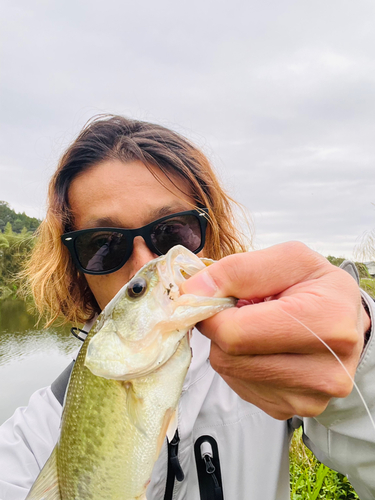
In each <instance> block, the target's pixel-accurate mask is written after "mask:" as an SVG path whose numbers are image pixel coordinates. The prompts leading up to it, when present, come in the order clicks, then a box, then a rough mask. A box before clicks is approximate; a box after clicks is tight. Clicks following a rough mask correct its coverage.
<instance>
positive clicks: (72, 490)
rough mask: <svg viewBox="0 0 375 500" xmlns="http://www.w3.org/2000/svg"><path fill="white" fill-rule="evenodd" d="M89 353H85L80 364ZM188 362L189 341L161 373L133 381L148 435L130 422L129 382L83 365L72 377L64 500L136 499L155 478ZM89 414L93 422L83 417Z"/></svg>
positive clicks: (64, 440)
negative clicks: (166, 417) (161, 440)
mask: <svg viewBox="0 0 375 500" xmlns="http://www.w3.org/2000/svg"><path fill="white" fill-rule="evenodd" d="M89 340H90V337H88V341H89ZM85 344H88V342H85ZM86 350H87V347H86V348H85V349H82V350H81V351H80V354H79V357H78V359H77V363H79V365H81V364H83V361H84V358H85V356H86ZM189 363H190V348H189V345H188V342H187V339H186V338H184V340H183V342H182V343H181V345H180V346H179V348H178V349H177V351H176V353H175V354H174V356H173V357H172V358H171V359H170V360H169V361H168V362H167V363H166V364H165V365H163V367H162V368H160V369H159V370H156V371H155V372H153V373H151V374H150V375H147V376H145V377H142V378H140V379H138V380H134V381H133V382H132V384H133V386H134V392H135V393H136V394H137V397H138V398H139V399H140V400H141V401H142V413H143V415H142V423H141V425H142V426H143V427H145V428H146V429H147V431H143V429H142V428H141V429H138V428H137V427H135V426H134V424H133V422H132V421H131V419H130V418H129V415H128V413H127V398H128V397H129V396H128V391H127V389H126V387H125V386H126V384H127V382H123V381H116V380H107V379H105V378H102V377H97V376H95V375H93V374H92V373H91V371H90V370H89V369H88V368H86V367H84V366H83V367H82V369H80V370H75V371H74V372H73V373H72V379H71V382H70V385H71V391H70V392H69V394H68V396H67V400H66V404H65V407H66V410H67V411H66V413H65V415H68V416H69V417H68V418H65V419H64V418H63V421H62V432H61V438H60V444H59V459H58V463H59V465H58V468H59V478H60V490H61V495H62V498H64V499H65V498H74V499H77V500H81V499H89V498H90V499H93V500H96V499H98V500H99V499H103V498H111V499H114V500H115V499H117V498H118V499H124V498H126V499H129V500H130V499H135V498H136V495H138V494H139V492H140V490H142V489H144V487H146V485H147V482H148V480H149V478H150V475H151V471H152V467H153V464H154V462H155V460H156V458H157V456H158V453H159V451H160V450H158V445H159V441H158V438H159V434H160V431H161V429H162V427H163V420H164V415H165V413H166V412H167V410H168V409H169V408H174V407H175V406H176V404H177V401H178V398H179V395H180V393H181V390H182V383H183V380H184V378H185V375H186V371H187V368H188V366H189ZM86 414H89V415H90V419H89V420H87V419H84V418H82V416H83V415H86ZM77 436H79V440H77ZM83 457H84V460H83Z"/></svg>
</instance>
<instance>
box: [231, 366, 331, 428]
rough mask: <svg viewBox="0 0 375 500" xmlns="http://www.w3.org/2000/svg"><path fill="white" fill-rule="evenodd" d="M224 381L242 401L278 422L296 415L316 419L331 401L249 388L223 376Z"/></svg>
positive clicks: (282, 391)
mask: <svg viewBox="0 0 375 500" xmlns="http://www.w3.org/2000/svg"><path fill="white" fill-rule="evenodd" d="M223 379H224V380H225V382H226V383H227V384H228V385H229V386H230V387H231V388H232V389H233V390H234V392H236V393H237V394H238V395H239V396H240V397H241V399H243V400H244V401H248V402H249V403H251V404H253V405H255V406H256V407H257V408H260V409H261V410H263V411H264V412H265V413H267V414H268V415H270V416H271V417H273V418H276V419H278V420H288V419H289V418H292V417H293V416H294V415H299V416H301V417H316V416H317V415H320V414H321V413H322V412H323V411H324V410H325V408H326V407H327V404H328V403H329V399H330V398H329V397H325V396H322V395H320V394H312V393H309V394H306V395H304V394H303V395H301V394H298V393H291V392H286V391H285V390H276V389H275V390H273V391H269V388H267V387H264V386H262V385H254V386H249V384H248V383H246V382H244V381H242V380H238V379H236V378H232V377H228V376H223Z"/></svg>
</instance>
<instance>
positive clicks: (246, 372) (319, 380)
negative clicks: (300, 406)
mask: <svg viewBox="0 0 375 500" xmlns="http://www.w3.org/2000/svg"><path fill="white" fill-rule="evenodd" d="M210 362H211V365H212V367H213V369H214V370H215V371H217V372H218V373H219V374H220V375H221V376H222V377H224V378H225V377H230V378H231V379H233V381H234V380H238V381H242V382H243V383H244V384H245V385H246V387H252V388H254V387H255V386H256V387H258V388H261V390H262V393H263V394H264V395H265V396H267V394H268V397H269V398H271V397H272V394H273V393H274V391H278V392H286V393H291V394H295V395H297V394H298V395H299V396H309V395H312V396H314V397H315V398H316V397H319V398H325V399H329V398H332V397H338V398H342V397H346V396H347V395H348V394H350V392H351V390H352V388H353V381H352V379H351V377H349V376H348V374H347V373H346V372H345V371H344V370H343V368H342V367H341V365H340V364H339V363H338V362H337V361H336V360H335V359H334V358H329V357H328V356H326V355H325V354H322V355H320V356H319V357H317V356H313V355H310V354H306V355H297V356H296V355H293V354H280V355H271V356H251V357H249V356H236V357H235V359H234V358H233V357H231V356H228V355H227V354H225V353H223V352H220V349H218V348H217V346H216V347H215V345H213V346H212V350H211V355H210Z"/></svg>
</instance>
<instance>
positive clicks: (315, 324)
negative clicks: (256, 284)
mask: <svg viewBox="0 0 375 500" xmlns="http://www.w3.org/2000/svg"><path fill="white" fill-rule="evenodd" d="M307 299H308V300H309V301H310V303H309V304H308V307H307V310H306V309H304V308H301V306H300V303H299V301H298V300H296V298H295V297H286V298H282V299H279V300H272V301H269V302H262V303H260V304H254V305H248V306H244V307H241V308H231V309H227V310H225V311H222V312H221V313H219V314H217V315H216V316H213V317H212V318H210V319H207V320H205V321H203V322H201V323H199V324H198V325H197V327H198V329H199V330H200V331H201V332H202V333H203V334H204V335H206V336H207V337H209V338H210V339H211V340H212V341H213V342H215V344H217V345H218V346H219V347H220V349H221V350H222V351H223V352H225V353H227V354H231V355H245V354H249V355H258V354H281V353H305V354H308V353H314V352H317V353H318V352H329V351H328V348H327V347H326V345H325V343H326V344H328V345H329V346H330V347H331V349H333V350H334V351H335V352H336V353H337V354H338V355H339V356H340V357H342V358H343V359H345V357H346V356H351V355H352V353H353V350H354V349H355V348H356V345H357V343H358V338H359V335H360V332H358V328H357V322H356V315H355V314H353V313H352V311H351V310H350V308H349V307H346V308H344V307H343V308H340V305H337V306H335V307H333V308H332V309H333V313H332V315H331V316H327V314H325V315H323V314H322V309H323V308H324V307H326V306H327V301H325V302H323V301H319V300H316V298H315V297H314V296H312V297H307ZM307 311H308V312H307ZM322 341H323V342H324V343H323V342H322Z"/></svg>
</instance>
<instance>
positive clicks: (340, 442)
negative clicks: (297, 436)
mask: <svg viewBox="0 0 375 500" xmlns="http://www.w3.org/2000/svg"><path fill="white" fill-rule="evenodd" d="M361 293H362V297H363V299H364V300H365V302H366V303H367V305H368V308H369V312H370V316H371V325H372V326H371V333H370V339H369V341H368V343H367V345H366V347H365V349H364V351H363V353H362V356H361V360H360V363H359V365H358V368H357V372H356V375H355V382H356V384H357V386H358V388H359V391H360V392H361V394H362V396H363V399H364V401H365V403H366V405H367V407H368V410H369V412H370V414H371V417H370V416H369V414H368V412H367V410H366V407H365V404H364V403H363V401H362V400H361V397H360V396H359V394H358V391H357V390H356V389H355V388H353V391H352V392H351V394H350V395H349V396H347V397H346V398H342V399H339V398H334V399H332V400H331V401H330V403H329V405H328V406H327V408H326V409H325V411H324V412H323V413H322V414H321V415H319V416H318V417H316V418H304V419H303V428H304V441H305V444H306V445H307V446H308V447H309V448H310V449H311V451H312V452H313V453H314V455H315V456H316V457H317V458H318V459H319V460H320V461H321V462H323V463H324V464H325V465H327V466H328V467H330V468H331V469H334V470H336V471H339V472H341V473H342V474H345V475H347V477H348V479H349V481H350V482H351V484H352V485H353V487H354V489H355V490H356V492H357V494H358V496H359V497H360V498H361V500H373V499H374V498H375V425H374V420H375V334H374V325H375V302H374V301H373V300H372V299H371V297H369V296H368V295H367V294H366V293H365V292H363V291H362V292H361Z"/></svg>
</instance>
